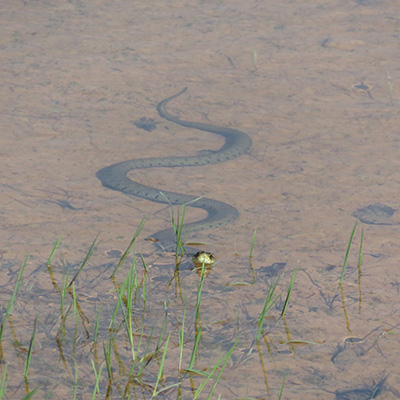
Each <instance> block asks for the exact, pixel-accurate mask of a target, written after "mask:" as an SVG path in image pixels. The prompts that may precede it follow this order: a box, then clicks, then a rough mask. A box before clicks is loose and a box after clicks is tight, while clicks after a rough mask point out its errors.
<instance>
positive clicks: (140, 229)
mask: <svg viewBox="0 0 400 400" xmlns="http://www.w3.org/2000/svg"><path fill="white" fill-rule="evenodd" d="M144 223H145V218H144V217H143V219H142V220H141V221H140V224H139V226H138V228H137V229H136V233H135V234H134V235H133V238H132V240H131V241H130V243H129V246H128V248H127V249H126V250H125V253H124V254H123V255H122V257H121V259H120V260H119V263H118V265H117V267H116V268H115V270H114V272H113V273H112V275H111V278H114V277H115V274H116V273H117V271H118V270H119V267H120V266H121V265H122V264H123V263H124V261H125V259H126V257H127V256H128V254H129V252H130V251H131V248H132V246H133V244H134V243H135V241H136V239H137V237H138V236H139V234H140V232H141V231H142V229H143V227H144Z"/></svg>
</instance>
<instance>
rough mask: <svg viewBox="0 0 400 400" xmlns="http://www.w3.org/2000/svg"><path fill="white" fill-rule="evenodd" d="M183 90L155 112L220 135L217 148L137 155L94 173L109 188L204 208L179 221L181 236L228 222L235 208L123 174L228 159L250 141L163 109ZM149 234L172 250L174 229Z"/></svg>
mask: <svg viewBox="0 0 400 400" xmlns="http://www.w3.org/2000/svg"><path fill="white" fill-rule="evenodd" d="M185 91H186V88H185V89H183V90H182V91H181V92H179V93H177V94H175V95H173V96H171V97H168V98H166V99H165V100H162V101H161V102H160V103H159V104H158V106H157V111H158V113H159V115H160V116H161V117H162V118H164V119H166V120H168V121H171V122H174V123H176V124H178V125H181V126H184V127H187V128H192V129H197V130H200V131H205V132H211V133H215V134H217V135H221V136H223V137H224V139H225V144H224V145H223V146H222V147H221V148H220V149H219V150H217V151H215V152H213V153H209V154H205V155H197V156H192V157H161V158H140V159H134V160H129V161H123V162H120V163H118V164H114V165H110V166H108V167H105V168H102V169H100V170H99V171H98V172H97V174H96V176H97V178H99V179H100V181H101V183H102V184H103V186H105V187H107V188H110V189H113V190H118V191H120V192H122V193H125V194H128V195H132V196H137V197H141V198H144V199H147V200H151V201H155V202H158V203H164V204H171V205H183V204H188V203H190V204H188V205H189V206H190V207H196V208H201V209H203V210H206V211H207V213H208V215H207V217H206V218H204V219H202V220H200V221H196V222H192V223H188V224H184V225H183V229H182V237H185V235H186V233H187V232H189V231H190V232H193V231H199V230H204V229H211V228H215V227H217V226H222V225H226V224H229V223H231V222H233V221H234V220H235V219H236V218H238V216H239V212H238V211H237V210H236V208H234V207H232V206H231V205H229V204H226V203H223V202H221V201H217V200H213V199H209V198H206V197H201V198H198V197H196V196H191V195H186V194H180V193H176V192H170V191H165V190H163V191H162V192H161V191H160V190H159V189H156V188H153V187H150V186H145V185H142V184H140V183H138V182H134V181H132V180H131V179H129V178H128V177H127V174H128V173H129V172H130V171H131V170H134V169H140V168H153V167H182V166H197V165H206V164H215V163H219V162H222V161H227V160H231V159H233V158H236V157H238V156H240V155H242V154H244V153H246V152H247V151H248V150H249V149H250V147H251V145H252V141H251V139H250V137H249V136H248V135H247V134H246V133H244V132H241V131H238V130H236V129H231V128H225V127H221V126H216V125H211V124H204V123H200V122H191V121H184V120H181V119H178V118H176V117H174V116H173V115H171V114H169V113H168V111H167V109H166V105H167V104H168V103H169V102H170V101H171V100H173V99H175V98H177V97H178V96H180V95H181V94H183V93H184V92H185ZM152 237H153V238H154V239H156V240H157V244H158V245H159V246H160V247H161V248H163V249H166V250H173V249H174V247H175V246H176V244H175V242H176V239H175V232H174V230H173V229H164V230H162V231H159V232H157V233H155V234H154V235H152ZM175 248H176V247H175ZM186 250H187V251H188V252H191V251H193V250H192V249H190V250H188V248H186Z"/></svg>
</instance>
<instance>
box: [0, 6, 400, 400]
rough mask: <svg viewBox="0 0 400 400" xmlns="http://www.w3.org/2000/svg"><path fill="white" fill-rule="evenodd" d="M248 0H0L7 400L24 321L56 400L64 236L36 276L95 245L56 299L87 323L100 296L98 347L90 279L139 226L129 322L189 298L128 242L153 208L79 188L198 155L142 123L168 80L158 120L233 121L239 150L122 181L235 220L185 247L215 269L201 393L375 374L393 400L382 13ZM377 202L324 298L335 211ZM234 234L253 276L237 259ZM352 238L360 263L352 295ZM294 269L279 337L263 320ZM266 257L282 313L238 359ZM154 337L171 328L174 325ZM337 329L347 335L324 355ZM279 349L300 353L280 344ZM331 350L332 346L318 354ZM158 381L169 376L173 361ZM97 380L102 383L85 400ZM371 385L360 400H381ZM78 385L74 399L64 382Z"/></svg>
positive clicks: (196, 144) (98, 286) (341, 235)
mask: <svg viewBox="0 0 400 400" xmlns="http://www.w3.org/2000/svg"><path fill="white" fill-rule="evenodd" d="M269 3H270V2H258V1H248V2H242V1H238V0H232V1H229V2H228V1H218V2H208V1H197V0H196V1H179V0H172V1H169V2H167V3H166V2H161V1H157V0H155V1H153V2H151V4H150V3H140V4H132V2H130V1H126V0H123V1H120V2H114V3H112V2H104V1H96V2H95V1H91V0H89V1H86V2H80V1H71V2H68V3H65V4H62V5H61V4H57V3H56V2H51V1H36V2H15V1H8V2H5V3H4V4H3V6H2V10H1V14H0V18H1V27H2V28H1V30H2V35H1V37H0V52H1V57H2V66H1V68H0V74H1V82H2V85H1V87H0V90H1V96H0V102H1V107H0V110H1V111H0V119H1V127H2V134H1V136H0V149H1V156H2V160H3V167H2V172H3V173H2V182H1V186H0V190H1V196H0V216H1V219H0V221H1V229H0V255H1V270H0V282H1V287H2V290H1V293H0V304H2V305H3V306H5V305H6V304H7V302H8V299H9V297H10V295H11V292H12V290H13V288H14V283H15V280H16V274H17V273H18V268H19V266H20V265H21V264H22V262H23V260H24V257H25V255H27V254H29V259H28V264H27V267H26V271H25V276H26V278H25V280H24V281H23V283H22V284H21V290H20V294H19V296H17V300H16V304H15V312H14V314H13V325H12V326H11V325H7V326H6V333H5V338H4V339H3V351H4V355H5V359H6V361H8V363H9V371H12V372H13V374H12V375H11V376H12V378H11V379H10V382H9V390H10V393H12V394H13V396H17V397H18V398H19V397H22V393H23V390H24V389H22V388H21V387H20V386H19V385H20V383H21V382H22V380H21V379H23V367H21V364H23V362H22V361H20V359H19V358H18V355H21V354H20V353H19V352H18V349H16V348H15V347H12V346H11V341H12V340H14V339H15V338H13V333H12V332H13V331H12V328H13V329H14V330H15V335H16V336H17V338H18V340H19V341H21V342H23V344H24V345H25V346H27V345H28V344H29V339H30V335H31V332H32V327H33V320H34V318H35V315H36V311H39V327H40V329H39V331H38V333H37V340H38V342H37V343H38V345H37V348H35V350H36V353H35V355H34V356H33V361H32V367H31V372H30V377H31V383H30V388H31V389H33V388H34V387H36V386H37V385H35V382H36V381H37V382H39V383H40V384H39V386H40V387H41V389H42V392H41V395H42V397H43V393H48V391H49V390H53V392H54V395H55V396H58V397H56V398H65V397H71V393H72V392H71V388H72V387H73V379H72V378H71V376H72V375H71V374H72V372H71V371H72V369H73V368H72V367H73V361H72V358H68V360H67V361H66V362H65V363H63V362H62V361H59V358H60V351H59V349H57V348H56V343H55V341H54V337H55V333H54V331H52V330H51V328H50V327H54V329H57V315H59V312H58V307H59V304H58V302H59V297H58V295H57V294H56V292H55V289H54V286H53V285H52V284H51V280H50V277H49V275H48V272H47V268H46V266H45V265H44V264H45V262H46V260H47V258H48V256H49V254H50V252H51V249H52V246H53V244H54V242H55V241H56V239H57V237H58V236H60V235H62V236H63V240H62V244H61V246H60V250H59V252H58V253H57V255H56V261H55V263H54V264H55V266H57V267H58V268H59V270H60V269H61V265H62V260H65V264H66V265H71V266H75V267H74V268H75V269H74V271H76V269H77V267H78V266H79V263H80V262H82V260H83V259H84V257H85V255H86V252H87V250H88V248H89V246H90V244H91V243H92V241H93V239H94V238H95V236H96V235H97V234H98V235H99V239H100V240H99V242H98V245H97V249H96V253H95V255H94V256H93V258H92V259H91V261H90V265H89V266H88V267H89V268H88V270H87V272H84V274H83V275H82V276H81V277H80V279H79V280H78V281H77V292H78V293H79V295H80V301H81V303H82V304H81V305H82V307H83V308H84V310H85V313H86V314H87V317H88V318H89V319H90V321H91V322H92V325H93V321H94V320H95V314H96V311H97V310H98V307H99V306H100V304H102V306H103V310H105V311H104V321H103V322H102V324H103V325H102V329H103V336H102V337H101V338H102V340H106V339H105V338H106V337H107V333H106V332H105V331H106V328H107V322H106V321H107V316H109V314H110V313H112V310H113V307H114V306H115V301H116V296H115V293H114V292H113V285H112V284H111V282H110V281H109V280H108V275H109V274H108V273H109V272H110V271H112V270H113V268H114V267H115V265H116V263H118V258H115V257H113V255H114V256H115V254H116V255H118V254H119V253H118V251H120V252H124V251H125V249H126V247H127V246H128V244H129V241H130V240H131V238H132V236H133V234H134V232H135V231H136V228H137V226H138V225H139V222H140V221H141V219H142V218H143V216H146V220H147V222H146V225H145V227H144V230H143V232H142V234H141V236H140V241H139V242H138V244H137V245H136V249H137V250H139V251H141V252H142V253H143V254H144V257H145V260H146V263H148V265H149V266H150V270H149V274H148V277H147V279H148V280H149V298H150V300H148V301H149V304H151V305H152V307H149V308H150V309H151V312H150V311H148V312H147V313H146V327H150V326H151V322H152V321H161V320H162V318H163V316H164V310H163V301H165V300H166V299H168V304H169V309H170V312H171V314H174V313H176V315H177V316H178V317H179V316H180V315H181V313H182V299H181V298H180V294H181V293H188V297H189V298H190V301H191V302H193V301H194V300H195V295H196V285H197V281H198V277H197V275H196V273H195V272H192V271H191V270H190V269H189V268H188V267H184V268H182V272H181V276H180V278H181V286H179V285H178V286H175V285H177V283H176V281H177V280H174V281H173V282H172V286H170V287H168V282H169V281H170V279H171V277H172V276H173V272H174V267H173V261H174V260H173V258H172V257H169V256H165V257H164V256H163V255H162V254H161V253H160V252H158V251H156V249H155V247H154V246H153V245H152V244H151V243H150V242H146V241H144V240H143V239H144V238H145V237H147V236H150V235H151V234H152V233H154V232H156V231H157V230H160V229H163V228H165V227H167V226H169V224H170V221H169V215H168V208H165V207H164V206H162V205H159V204H154V203H151V202H148V201H146V200H142V199H136V198H128V197H127V196H125V195H122V194H120V193H118V192H114V191H112V190H107V189H105V188H103V187H102V186H101V184H100V182H99V181H98V180H97V179H96V176H95V173H96V171H97V170H99V169H100V168H102V167H104V166H107V165H110V164H113V163H116V162H119V161H123V160H128V159H131V158H139V157H159V156H167V155H182V154H187V155H194V154H196V151H198V150H202V149H210V148H211V149H216V148H218V147H219V146H220V145H221V143H222V140H221V139H220V138H216V137H214V136H215V135H212V134H207V133H204V132H201V133H200V134H199V132H197V131H194V130H187V129H182V128H181V127H178V126H176V125H174V124H171V123H169V122H166V121H164V120H162V119H161V118H159V117H158V115H157V111H156V108H155V107H156V105H157V103H158V102H159V101H160V100H162V99H163V98H165V97H167V96H169V95H172V94H174V93H176V92H178V91H179V90H181V89H182V88H183V87H185V86H188V93H187V94H186V95H185V98H180V99H177V101H176V102H174V103H173V104H171V106H170V107H169V110H170V112H171V113H172V114H174V115H177V116H180V117H181V118H182V119H187V120H193V121H199V122H208V123H212V124H216V125H222V126H229V127H232V128H236V129H239V130H242V131H244V132H246V133H248V134H249V135H250V136H251V137H252V140H253V148H252V150H251V152H250V154H249V155H247V156H242V157H240V158H239V159H237V160H233V161H229V162H227V163H224V164H218V165H212V166H205V167H199V168H182V169H180V168H176V169H173V170H166V171H164V170H161V169H154V170H149V171H146V170H143V171H137V172H135V171H134V172H132V174H131V176H132V177H134V179H137V180H138V181H140V182H143V183H146V184H151V185H153V186H155V187H159V188H161V189H162V188H165V189H170V188H173V189H174V190H175V191H178V192H182V193H188V194H193V195H202V196H207V197H211V198H215V199H218V200H221V201H224V202H227V203H229V204H232V205H233V206H235V207H236V208H237V209H238V210H239V212H240V219H239V220H238V221H237V222H236V223H235V224H234V225H231V226H227V227H223V228H221V229H214V230H212V231H210V232H208V231H204V232H201V234H198V235H196V236H195V237H194V239H196V240H198V241H204V242H208V243H211V245H210V246H209V248H207V250H211V251H213V252H214V253H215V255H216V257H217V258H218V259H219V260H220V262H219V264H218V265H217V266H216V267H215V268H214V269H213V270H212V271H211V273H210V275H209V276H208V277H207V279H206V282H205V288H204V293H203V300H202V306H203V307H204V310H203V311H202V319H203V324H204V329H206V334H205V335H204V347H203V349H206V348H208V349H210V353H207V352H206V351H205V350H203V351H204V353H200V356H199V360H198V365H197V368H198V369H202V368H204V369H206V368H207V367H209V366H210V365H213V363H215V362H216V359H217V358H218V356H219V355H221V354H222V353H224V352H226V351H228V349H229V347H230V346H231V345H232V344H233V343H234V341H235V340H236V338H237V336H239V342H238V347H237V348H236V349H235V351H234V353H233V355H232V359H231V361H230V363H228V366H227V369H226V370H225V371H224V374H223V380H222V381H221V382H220V383H219V385H218V386H217V393H221V394H222V398H232V396H242V397H244V396H248V397H253V398H255V397H258V398H268V396H270V397H272V398H277V396H278V393H279V390H280V385H281V383H282V380H283V376H284V374H286V376H287V378H286V383H285V390H284V397H285V398H288V399H292V398H305V397H306V398H308V399H314V398H315V399H319V398H326V399H329V398H332V399H333V398H335V394H334V392H335V391H337V390H338V391H339V392H340V393H341V392H344V391H347V390H351V389H353V388H354V389H359V388H362V387H363V386H368V385H372V384H373V382H379V380H381V379H382V378H383V377H384V376H386V375H387V374H389V373H390V375H389V377H388V378H387V382H386V384H385V385H386V386H393V387H395V388H396V387H397V389H399V390H400V388H399V387H398V383H397V382H398V379H399V376H398V373H397V371H398V370H399V368H398V366H399V361H398V360H399V357H398V351H397V350H396V349H398V348H399V346H398V334H399V329H398V328H397V324H398V323H399V311H398V309H397V308H398V307H397V306H396V304H397V299H398V292H399V288H400V284H399V274H398V268H397V266H398V260H399V258H400V249H399V244H398V234H399V229H400V225H399V222H400V214H399V212H398V211H397V210H398V209H400V205H399V202H398V193H399V182H400V174H399V161H398V159H399V158H398V154H399V147H400V141H399V137H398V134H397V133H398V126H399V119H400V117H399V113H398V106H399V98H400V96H399V93H398V89H397V87H398V81H399V79H400V72H399V68H398V65H399V60H398V57H399V55H398V36H399V34H400V32H399V24H398V21H397V19H396V17H395V15H397V14H396V12H397V8H398V5H397V2H395V1H390V0H389V1H347V2H344V1H343V2H334V1H330V2H329V1H328V2H326V1H325V2H323V1H320V0H319V1H311V2H307V4H306V5H305V4H300V3H298V4H296V2H291V1H283V2H279V4H278V3H276V5H275V4H269ZM142 117H147V118H153V119H154V120H155V121H156V124H157V129H155V130H153V131H151V132H147V131H145V130H143V129H139V128H138V127H137V126H135V124H134V123H135V122H137V121H139V120H140V118H142ZM378 203H379V204H382V205H383V206H385V207H390V208H391V209H393V210H395V211H394V213H393V215H392V216H389V217H388V218H387V220H385V224H384V225H377V224H367V223H365V222H364V223H363V222H360V223H359V226H358V227H357V230H356V234H355V238H354V246H353V247H352V249H351V252H350V256H349V261H348V267H347V271H346V274H345V279H344V288H343V293H344V294H343V296H344V299H345V300H344V303H343V301H342V297H341V293H340V291H337V287H338V282H339V278H340V274H341V266H342V264H343V260H344V257H345V253H346V249H347V245H348V241H349V237H350V233H351V230H352V228H353V226H354V223H355V218H354V216H353V213H354V212H356V210H359V209H363V208H365V207H368V206H371V205H374V204H378ZM202 215H203V213H202V211H201V210H191V209H190V210H188V216H187V217H188V219H190V220H196V219H198V218H201V217H202ZM255 227H257V228H258V231H257V237H256V241H255V248H254V258H253V263H252V265H253V270H252V269H251V268H250V264H249V260H248V254H249V249H250V244H251V238H252V235H253V231H254V228H255ZM361 228H364V243H363V255H364V256H363V263H362V266H361V271H362V275H361V281H359V271H358V270H357V261H358V251H359V244H360V240H361ZM113 251H114V252H116V253H114V254H113ZM298 262H299V265H300V271H299V273H298V275H297V278H296V283H295V287H294V291H293V293H292V298H291V303H290V308H289V310H288V312H287V317H286V326H285V323H284V322H283V321H282V320H281V319H279V311H280V309H279V307H281V306H282V302H283V300H284V296H285V292H286V290H287V287H288V283H289V281H290V273H291V272H292V271H293V270H294V269H295V268H296V265H297V263H298ZM109 263H110V264H111V265H109ZM276 263H282V265H284V264H285V266H284V268H283V270H284V271H285V276H284V277H283V279H282V281H281V284H280V287H279V288H278V292H279V293H280V292H282V293H283V299H282V301H278V302H277V309H273V310H271V312H270V316H271V317H272V319H271V320H268V321H269V323H267V326H268V328H266V332H265V333H268V335H267V336H266V338H265V340H264V341H262V342H261V343H260V348H259V349H257V347H254V348H252V342H253V340H254V335H255V332H256V331H257V326H256V320H257V318H258V316H259V314H260V312H261V310H262V307H263V304H264V301H265V297H266V293H267V291H268V287H269V284H270V281H271V277H265V276H264V275H268V274H267V273H266V272H265V271H266V267H268V266H271V265H276ZM39 266H42V268H41V269H39V270H38V267H39ZM59 270H58V272H57V273H58V275H57V274H56V275H57V279H58V280H60V279H61V275H60V272H59ZM253 277H255V278H256V283H255V284H252V285H242V286H228V287H227V286H226V285H229V284H234V283H236V282H246V283H251V282H253ZM120 279H121V277H120ZM172 288H173V289H172ZM343 304H344V305H345V306H343ZM138 307H139V308H140V307H141V305H140V302H139V303H138ZM190 310H191V312H192V311H193V303H191V308H190ZM138 313H139V311H138ZM191 315H192V314H191ZM52 316H53V319H52ZM178 317H177V319H179V318H178ZM51 321H53V322H51ZM219 321H223V322H219ZM217 322H218V323H217ZM160 323H161V322H160ZM169 324H170V325H169V327H170V328H171V329H172V327H173V326H174V323H173V318H171V320H169ZM44 327H46V329H44ZM158 329H160V326H158ZM371 332H372V333H371ZM369 333H370V335H369V336H367V335H368V334H369ZM349 336H355V337H358V338H365V339H363V340H362V341H361V342H360V343H355V344H354V345H353V346H347V345H346V346H344V344H343V343H344V341H345V339H346V338H347V337H349ZM289 339H293V340H306V341H311V342H315V343H318V344H313V345H304V344H296V343H294V344H293V343H292V344H290V343H289V344H284V343H286V342H287V341H288V340H289ZM121 340H122V339H121ZM176 340H177V337H175V342H176ZM84 343H85V341H84V339H82V347H83V352H82V353H80V354H81V355H80V357H81V358H80V359H79V360H78V361H79V370H80V374H81V375H80V376H81V379H82V381H83V382H93V371H92V366H91V364H90V358H91V357H93V349H92V347H91V346H89V345H87V348H86V347H85V344H84ZM175 344H176V343H175ZM340 346H342V347H344V348H343V350H341V351H340V352H338V353H337V355H336V356H335V354H336V352H337V351H338V349H341V347H340ZM70 355H71V354H70V353H69V356H70ZM334 356H335V357H334ZM123 357H126V359H128V356H127V355H125V354H124V356H123ZM332 357H334V358H333V361H332ZM171 359H174V357H172V358H171ZM39 360H41V361H40V362H39ZM35 362H36V364H35ZM171 363H172V361H171ZM263 363H264V364H263ZM172 364H173V363H172ZM46 366H48V367H49V366H50V367H51V369H50V368H49V370H51V371H52V372H53V371H54V377H53V376H51V375H52V374H51V373H50V372H49V373H48V374H47V372H46V375H48V376H47V381H46V382H42V381H41V379H42V375H43V370H45V369H46ZM56 368H59V370H58V369H56ZM169 368H171V371H174V372H173V373H172V372H171V376H175V375H176V370H175V369H176V366H174V365H171V366H169ZM174 368H175V369H174ZM68 369H70V370H68ZM154 373H155V371H153V370H152V374H154ZM58 374H65V383H64V384H63V385H58V386H57V385H56V381H57V379H58ZM103 374H105V372H103ZM151 378H153V376H151ZM71 379H72V380H71ZM104 379H105V378H104ZM149 381H151V379H150V378H149ZM71 382H72V383H71ZM185 382H186V381H185ZM106 384H107V382H106V380H105V381H104V382H103V383H102V385H103V386H102V390H103V393H104V388H105V387H106ZM185 385H186V386H187V384H186V383H185ZM86 386H87V385H86ZM386 386H385V389H384V390H382V392H381V393H380V394H379V398H382V399H384V398H388V399H389V398H393V396H394V394H393V392H391V391H390V390H387V389H386ZM323 388H324V389H326V390H328V391H330V392H331V393H329V392H326V391H324V390H322V389H323ZM91 392H92V391H90V393H91ZM79 393H80V396H81V398H91V394H89V392H85V385H84V384H83V385H82V387H81V388H80V391H79ZM146 394H147V392H146ZM146 394H145V395H144V396H146ZM113 395H116V393H115V392H114V393H113ZM136 395H137V398H141V397H139V395H138V394H137V393H136ZM140 395H141V394H140ZM170 396H171V398H176V397H177V396H176V393H172V394H171V395H170ZM38 398H40V396H39V397H38ZM115 398H119V397H115ZM182 398H192V397H191V392H190V390H188V389H187V388H186V389H184V393H183V397H182Z"/></svg>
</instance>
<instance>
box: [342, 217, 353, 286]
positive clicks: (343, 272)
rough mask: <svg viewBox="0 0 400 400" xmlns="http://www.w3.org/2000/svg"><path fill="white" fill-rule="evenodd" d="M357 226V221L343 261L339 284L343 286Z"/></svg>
mask: <svg viewBox="0 0 400 400" xmlns="http://www.w3.org/2000/svg"><path fill="white" fill-rule="evenodd" d="M356 228H357V221H356V223H355V224H354V228H353V230H352V232H351V235H350V240H349V244H348V245H347V251H346V256H345V258H344V262H343V268H342V274H341V276H340V282H339V286H341V284H342V283H343V278H344V274H345V272H346V265H347V259H348V258H349V253H350V248H351V244H352V242H353V237H354V233H355V231H356Z"/></svg>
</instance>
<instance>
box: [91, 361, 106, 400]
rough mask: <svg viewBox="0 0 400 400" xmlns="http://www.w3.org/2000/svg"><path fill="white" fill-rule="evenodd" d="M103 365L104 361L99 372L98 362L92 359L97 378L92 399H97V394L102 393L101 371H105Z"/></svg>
mask: <svg viewBox="0 0 400 400" xmlns="http://www.w3.org/2000/svg"><path fill="white" fill-rule="evenodd" d="M103 366H104V362H103V363H102V364H101V366H100V369H99V372H97V371H96V364H95V362H94V360H93V359H92V367H93V371H94V376H95V378H96V383H95V385H94V389H93V395H92V400H95V398H96V394H100V389H99V382H100V378H101V372H102V371H103Z"/></svg>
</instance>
